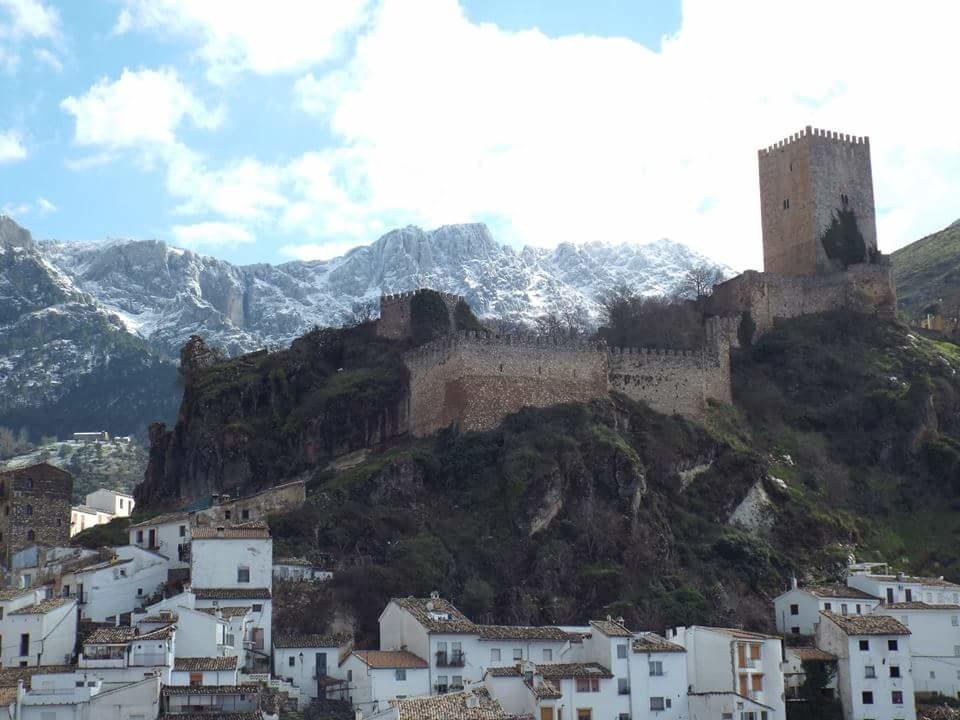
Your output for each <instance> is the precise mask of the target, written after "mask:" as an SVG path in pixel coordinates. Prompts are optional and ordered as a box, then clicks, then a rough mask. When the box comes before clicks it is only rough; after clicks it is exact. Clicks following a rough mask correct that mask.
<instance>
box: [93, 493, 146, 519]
mask: <svg viewBox="0 0 960 720" xmlns="http://www.w3.org/2000/svg"><path fill="white" fill-rule="evenodd" d="M85 504H86V506H87V507H89V508H93V509H95V510H100V511H102V512H105V513H109V514H110V515H112V516H113V517H130V515H132V514H133V505H134V500H133V495H128V494H127V493H122V492H117V491H116V490H105V489H103V488H100V489H99V490H94V491H93V492H92V493H87V497H86V503H85Z"/></svg>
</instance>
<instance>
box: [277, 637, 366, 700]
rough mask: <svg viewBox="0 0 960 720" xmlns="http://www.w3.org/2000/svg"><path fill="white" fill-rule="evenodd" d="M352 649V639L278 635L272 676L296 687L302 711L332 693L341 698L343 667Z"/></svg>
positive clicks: (343, 678) (344, 677) (343, 676)
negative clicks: (311, 703)
mask: <svg viewBox="0 0 960 720" xmlns="http://www.w3.org/2000/svg"><path fill="white" fill-rule="evenodd" d="M352 648H353V638H351V637H350V636H349V635H278V636H276V637H275V638H274V639H273V674H274V675H275V676H278V677H282V678H284V679H285V680H288V681H290V682H292V683H293V685H294V687H296V688H297V691H298V693H299V696H300V707H304V706H306V705H307V704H309V702H310V701H311V700H315V699H317V698H327V697H329V695H330V694H331V693H335V694H336V696H337V697H340V696H341V695H342V692H341V690H340V687H341V681H344V680H346V676H345V674H344V673H342V672H341V671H340V664H341V663H342V662H343V661H344V660H345V659H346V657H347V655H349V654H350V650H351V649H352ZM328 690H329V692H328Z"/></svg>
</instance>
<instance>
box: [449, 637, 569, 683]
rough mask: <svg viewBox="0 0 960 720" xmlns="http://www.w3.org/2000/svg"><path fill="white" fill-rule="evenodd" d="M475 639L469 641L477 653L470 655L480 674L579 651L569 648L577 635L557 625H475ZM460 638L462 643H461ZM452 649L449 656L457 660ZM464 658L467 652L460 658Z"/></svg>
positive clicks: (556, 659)
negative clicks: (524, 661) (490, 669)
mask: <svg viewBox="0 0 960 720" xmlns="http://www.w3.org/2000/svg"><path fill="white" fill-rule="evenodd" d="M476 628H477V633H478V634H477V642H474V641H473V639H472V638H471V640H470V642H469V643H468V644H469V645H472V646H475V647H476V648H477V650H478V651H479V652H478V653H475V654H474V656H473V657H471V658H470V662H471V664H472V665H479V666H480V672H481V677H482V674H483V673H485V672H486V670H487V669H488V668H492V667H504V666H510V667H512V666H515V665H516V664H517V663H518V662H521V661H523V660H529V661H530V662H534V663H547V662H572V661H574V660H579V659H580V655H579V654H578V653H575V652H573V650H572V648H571V641H572V639H574V638H576V639H577V640H578V641H579V640H580V636H579V635H576V634H572V633H569V632H566V631H564V630H563V629H561V628H558V627H550V626H543V627H531V626H526V625H477V626H476ZM462 644H463V643H462V642H461V646H462ZM456 659H457V655H456V654H455V653H454V654H453V655H452V656H451V657H450V658H449V660H456ZM460 659H461V660H463V661H464V662H465V661H466V655H465V654H464V655H463V657H461V658H460Z"/></svg>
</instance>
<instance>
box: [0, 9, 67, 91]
mask: <svg viewBox="0 0 960 720" xmlns="http://www.w3.org/2000/svg"><path fill="white" fill-rule="evenodd" d="M60 37H61V29H60V14H59V13H58V12H57V10H56V8H54V7H52V6H50V5H47V4H45V3H43V2H40V0H0V69H3V70H5V71H6V72H8V73H13V72H15V71H16V70H17V68H18V67H19V65H20V50H21V48H22V46H23V45H24V44H25V43H37V42H48V43H50V42H53V43H55V44H56V43H58V42H59V40H60ZM35 52H37V51H35ZM43 52H45V53H49V57H50V58H53V59H55V60H56V56H55V55H53V53H52V52H50V51H49V50H43ZM38 60H40V61H41V62H45V61H47V60H48V59H47V58H40V57H39V56H38ZM57 62H59V60H57ZM47 64H49V62H47Z"/></svg>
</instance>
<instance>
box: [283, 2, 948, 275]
mask: <svg viewBox="0 0 960 720" xmlns="http://www.w3.org/2000/svg"><path fill="white" fill-rule="evenodd" d="M825 18H828V19H829V20H828V21H825ZM958 23H960V4H956V3H943V2H938V1H937V0H927V1H926V2H923V1H921V2H919V3H918V4H917V5H916V6H911V11H910V13H903V12H902V10H901V9H900V8H898V7H896V6H895V5H889V4H887V5H885V4H882V3H873V2H868V1H867V0H855V1H852V2H847V3H839V4H838V3H833V2H829V1H828V0H815V1H813V2H811V3H808V4H807V5H806V6H804V9H803V11H802V12H798V11H797V10H796V8H795V7H794V6H793V5H791V4H789V3H787V2H769V1H767V0H764V1H762V2H760V1H751V0H741V1H739V2H727V3H717V2H715V0H686V2H684V5H683V25H682V28H681V29H680V30H679V31H678V32H677V33H676V34H675V35H674V36H672V37H669V38H667V39H665V41H664V44H663V47H662V51H661V52H652V51H650V50H647V49H646V48H644V47H642V46H640V45H639V44H636V43H633V42H630V41H629V40H625V39H611V38H596V37H584V36H572V37H563V38H548V37H546V36H544V35H543V34H541V33H540V32H538V31H526V32H507V31H503V30H500V29H499V28H497V27H496V26H493V25H490V24H483V25H481V24H475V23H472V22H470V21H469V20H468V19H467V18H466V17H465V16H464V14H463V12H462V11H461V9H460V7H459V6H458V5H457V3H456V2H455V0H420V1H419V2H416V3H410V2H404V0H385V1H384V2H383V4H382V6H381V7H380V9H379V11H378V12H377V13H376V15H375V17H374V18H373V20H372V23H371V26H370V29H369V31H368V32H366V33H365V34H364V35H363V36H362V37H361V38H360V39H359V40H358V42H357V46H356V48H357V49H356V53H355V54H354V55H353V56H352V57H351V59H350V61H349V63H347V64H346V65H345V66H343V67H340V68H337V69H336V70H335V71H334V72H333V73H332V74H330V73H328V74H325V75H324V74H321V75H319V76H316V75H314V74H308V75H305V76H303V77H302V78H301V79H300V80H299V81H298V82H297V84H296V86H295V96H296V100H297V102H298V104H299V106H300V107H301V108H303V109H304V110H305V111H308V112H311V113H313V114H315V115H317V116H318V117H319V118H320V119H322V120H323V121H324V122H326V123H327V124H328V125H329V127H330V129H331V130H332V131H333V132H334V134H335V136H336V137H337V138H338V141H339V143H340V147H339V148H337V149H335V150H328V151H326V152H325V153H324V157H325V159H326V161H327V162H325V163H315V164H314V165H313V166H311V167H309V168H306V169H304V170H303V173H302V176H301V177H300V178H299V181H298V182H299V186H300V187H301V189H302V199H301V200H300V201H298V200H296V199H295V200H294V201H293V202H292V203H291V205H290V206H288V207H287V208H286V210H285V215H284V219H285V221H287V222H288V223H293V225H291V226H295V224H296V223H297V221H298V217H299V218H301V219H302V220H303V222H302V223H301V227H302V229H303V230H308V231H310V232H312V233H314V234H315V235H318V236H327V237H329V236H330V235H329V233H328V228H329V227H331V226H336V225H341V226H342V227H344V228H346V229H348V230H349V228H354V229H355V230H356V231H358V232H363V231H364V230H365V229H366V228H367V227H368V223H369V221H370V220H371V219H375V218H383V217H395V216H399V217H402V221H404V222H405V221H412V222H418V223H421V224H425V225H431V226H432V225H437V224H440V223H444V222H460V221H466V220H472V219H482V218H494V219H497V220H498V221H500V222H502V224H503V226H504V227H505V228H506V232H507V237H505V238H502V239H509V240H512V241H515V242H523V243H533V244H539V245H555V244H557V243H559V242H562V241H588V240H607V241H624V240H642V241H648V240H653V239H657V238H659V237H664V236H668V237H672V238H674V239H677V240H681V241H684V242H687V243H689V244H690V245H692V246H693V247H695V248H696V249H698V250H701V251H704V252H706V253H708V254H710V255H713V256H714V257H717V258H719V259H722V260H724V261H726V262H729V263H731V264H734V265H736V266H741V267H743V266H755V267H756V266H759V264H760V237H759V236H760V230H759V228H760V223H759V200H758V191H757V169H756V151H757V148H759V147H761V146H764V145H767V144H770V143H772V142H774V141H776V140H778V139H780V138H782V137H784V136H786V135H788V134H791V133H793V132H796V131H798V130H800V129H801V128H802V127H803V126H805V125H807V124H810V125H814V126H819V127H827V128H830V129H835V130H839V131H841V132H847V133H851V134H869V135H871V136H872V143H871V145H872V148H873V159H874V165H873V166H874V180H875V185H876V189H877V201H878V207H879V208H881V209H882V211H883V212H882V213H881V216H880V220H879V222H880V242H881V248H882V249H885V250H889V249H891V248H893V247H896V246H898V245H901V244H903V243H904V242H906V241H909V240H912V239H915V238H916V237H919V236H920V235H921V234H923V233H925V232H929V231H932V230H935V229H937V227H938V226H940V225H942V224H946V222H949V221H950V220H951V219H953V216H955V215H957V214H960V213H958V210H957V208H956V206H955V201H952V200H951V198H954V199H955V198H956V197H957V196H958V195H960V176H958V174H957V172H956V167H957V166H958V161H960V133H957V132H956V128H955V122H956V120H955V118H956V117H958V115H960V96H958V95H957V94H956V93H951V92H949V91H946V90H945V88H944V86H943V76H942V73H941V72H938V71H937V70H936V69H938V68H939V69H943V68H949V67H953V66H954V65H955V64H956V59H955V51H954V47H955V41H954V39H952V38H951V33H953V32H954V31H953V30H952V28H956V27H957V25H958ZM867 24H868V25H869V28H870V31H869V32H862V31H859V30H858V29H863V28H865V27H867ZM787 27H789V32H787V31H786V28H787ZM892 48H896V51H895V52H893V51H892V50H891V49H892ZM334 166H339V167H334ZM313 190H317V192H318V199H317V200H314V199H313V198H312V197H311V195H310V193H311V192H312V191H313ZM338 193H341V194H343V196H345V197H346V198H347V202H346V203H340V202H339V201H338V200H337V196H338ZM324 198H325V199H326V201H329V202H330V203H331V204H330V205H329V206H326V205H324ZM951 202H953V203H954V204H953V205H952V206H951ZM311 209H312V211H311ZM295 210H296V211H298V212H299V213H300V214H299V216H298V215H297V213H296V212H295ZM498 224H499V223H498ZM356 239H357V240H358V241H360V240H369V239H370V238H369V237H363V236H362V235H357V236H356Z"/></svg>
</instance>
